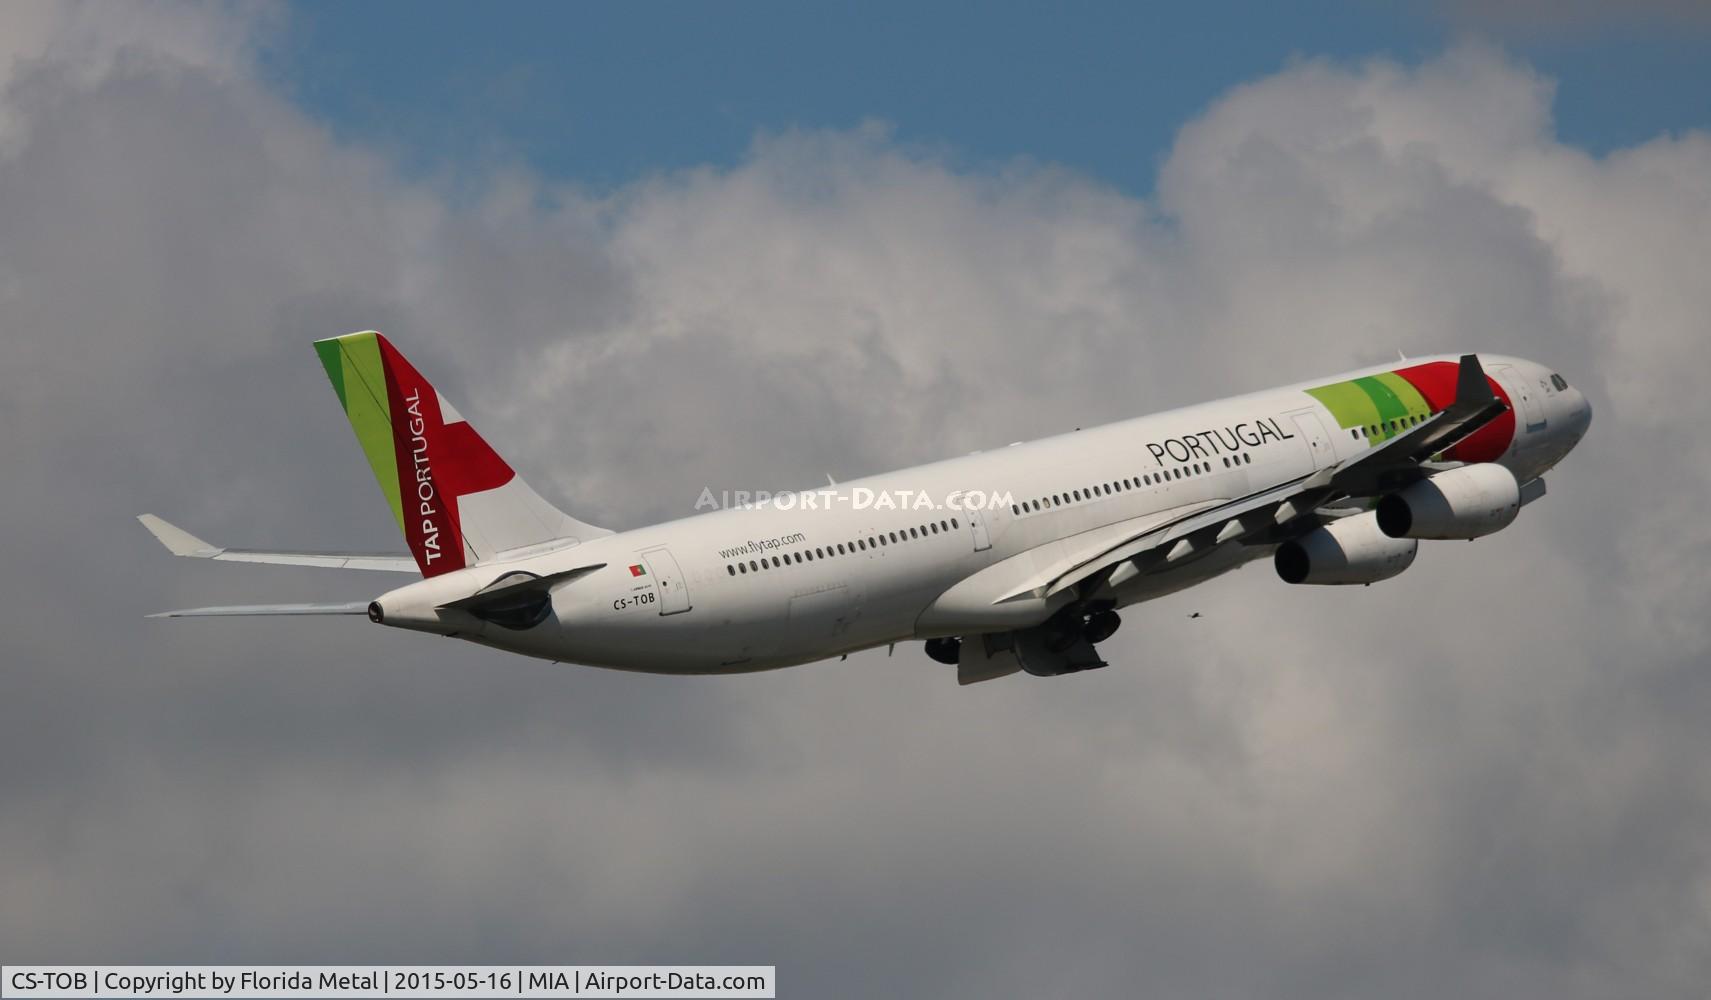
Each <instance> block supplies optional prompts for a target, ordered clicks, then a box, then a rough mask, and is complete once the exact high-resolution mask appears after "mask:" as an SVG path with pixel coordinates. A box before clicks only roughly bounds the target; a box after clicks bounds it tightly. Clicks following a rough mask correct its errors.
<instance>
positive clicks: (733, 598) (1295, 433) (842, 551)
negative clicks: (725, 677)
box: [140, 331, 1592, 684]
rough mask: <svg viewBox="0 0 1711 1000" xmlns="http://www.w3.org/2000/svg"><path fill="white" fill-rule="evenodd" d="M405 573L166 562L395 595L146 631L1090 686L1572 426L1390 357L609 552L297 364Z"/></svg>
mask: <svg viewBox="0 0 1711 1000" xmlns="http://www.w3.org/2000/svg"><path fill="white" fill-rule="evenodd" d="M315 349H316V352H317V354H318V355H319V357H320V360H321V362H322V365H323V367H324V368H325V369H326V372H327V375H328V378H329V379H330V380H331V381H332V384H333V389H334V391H335V393H336V394H337V396H338V399H339V402H340V403H341V404H342V405H343V407H344V410H345V413H346V416H347V417H348V418H349V420H350V423H351V427H352V429H353V430H354V431H355V433H356V437H357V441H358V442H359V444H360V446H361V449H362V451H363V453H364V455H365V456H366V457H367V459H368V462H369V465H370V466H371V467H372V469H373V470H374V474H375V477H376V479H377V480H378V481H379V483H380V488H381V492H382V493H383V494H384V495H385V497H386V500H387V503H388V504H389V505H390V507H391V510H392V514H393V518H394V519H395V520H396V521H397V522H398V526H399V528H400V529H401V530H402V531H403V534H404V537H405V540H406V542H407V544H408V549H409V554H408V555H393V554H363V553H337V552H284V551H257V550H248V549H233V548H222V547H217V546H214V545H211V544H209V543H207V542H204V541H202V540H201V539H199V538H197V537H195V536H194V535H191V534H190V533H189V532H187V531H184V530H183V529H181V528H178V527H176V526H174V525H172V524H169V523H168V522H166V521H164V520H162V519H160V518H158V517H155V516H153V515H149V514H144V515H141V516H140V520H141V521H142V522H143V524H144V525H145V526H146V527H147V528H148V529H149V530H150V531H151V532H152V533H153V534H154V535H155V537H156V538H158V539H159V540H160V541H161V542H162V543H163V544H164V545H165V546H166V548H167V549H168V550H170V551H171V552H172V553H174V554H175V555H180V556H189V557H195V558H202V559H212V560H217V561H226V562H252V563H275V564H285V565H297V566H323V567H331V568H342V569H350V570H370V571H381V572H396V573H409V574H413V575H420V577H421V579H419V580H415V581H412V582H410V583H407V584H405V585H404V586H401V587H398V588H397V589H393V590H389V591H387V592H386V593H384V594H381V595H380V596H378V597H376V598H374V599H373V600H372V601H368V602H358V603H350V604H276V605H245V606H231V607H210V608H192V609H188V610H182V611H169V612H163V613H162V614H160V615H153V616H150V617H198V616H237V615H363V614H366V615H367V617H368V618H369V620H370V621H373V622H376V623H378V624H381V625H388V626H392V627H394V628H401V629H407V630H411V631H417V632H426V633H431V634H434V635H443V636H453V637H456V638H459V639H465V640H468V641H470V642H474V643H478V644H481V645H484V646H489V647H493V648H495V649H500V650H506V651H510V652H514V653H521V654H525V655H528V656H534V657H540V658H544V659H548V660H553V661H561V662H568V663H576V664H584V665H590V666H597V667H608V668H614V669H619V670H630V671H643V672H650V673H663V674H730V673H744V672H751V671H761V670H771V669H775V668H779V667H787V666H793V665H797V664H804V663H810V662H814V661H817V660H824V659H828V658H832V657H839V656H847V655H848V654H850V653H853V652H856V651H858V650H865V649H873V648H877V647H880V646H887V647H894V646H895V645H896V644H899V643H906V642H920V643H922V644H923V648H924V652H925V653H926V655H927V656H928V657H929V658H931V659H932V660H934V661H937V662H939V663H942V664H946V665H954V666H955V667H956V675H957V680H958V682H959V683H961V684H973V683H977V682H982V681H989V680H993V679H996V678H1000V677H1004V676H1008V675H1011V674H1016V673H1019V672H1026V673H1028V674H1031V675H1034V676H1041V677H1052V676H1059V675H1064V674H1071V673H1076V672H1079V671H1084V670H1089V669H1093V668H1097V667H1103V666H1105V665H1106V661H1105V660H1104V659H1102V658H1101V655H1100V653H1099V651H1098V649H1097V646H1098V644H1099V643H1102V642H1104V641H1105V640H1107V639H1109V638H1110V637H1111V635H1112V634H1114V633H1115V632H1116V631H1117V629H1118V627H1119V626H1120V625H1121V624H1122V619H1121V617H1120V616H1119V610H1120V609H1123V608H1127V607H1129V606H1131V605H1136V604H1140V603H1143V602H1145V601H1149V600H1153V599H1156V598H1158V597H1161V596H1163V595H1166V594H1170V593H1174V592H1177V591H1180V590H1183V589H1184V588H1187V587H1192V586H1195V585H1197V584H1200V583H1203V582H1206V581H1208V580H1211V579H1213V578H1214V577H1218V576H1221V575H1223V574H1225V573H1228V572H1230V571H1231V570H1234V569H1236V568H1238V567H1240V566H1242V565H1244V564H1246V563H1249V562H1253V561H1255V560H1260V559H1270V560H1271V561H1272V564H1273V566H1274V567H1275V570H1276V573H1277V575H1278V577H1279V578H1281V580H1282V581H1283V582H1284V583H1287V584H1293V585H1333V586H1334V585H1357V584H1365V585H1370V584H1373V583H1377V582H1380V581H1383V580H1387V579H1390V578H1392V577H1394V576H1396V575H1397V574H1399V573H1401V572H1403V571H1404V570H1406V569H1407V568H1408V567H1409V566H1410V565H1412V564H1413V562H1414V559H1415V556H1416V554H1417V552H1418V548H1419V543H1420V541H1421V540H1448V539H1468V540H1471V539H1475V538H1480V537H1484V536H1486V535H1490V534H1493V533H1495V532H1497V531H1500V530H1501V529H1503V528H1505V527H1507V526H1508V525H1509V524H1511V523H1513V522H1514V520H1515V519H1516V517H1517V516H1518V514H1519V512H1520V510H1521V508H1522V507H1523V506H1525V505H1527V504H1530V503H1532V502H1533V501H1535V500H1537V499H1538V498H1540V497H1542V496H1544V494H1545V481H1544V479H1543V478H1542V477H1543V475H1544V473H1546V472H1548V471H1550V470H1551V469H1552V468H1554V467H1555V466H1556V464H1557V463H1558V462H1559V461H1561V460H1562V458H1563V457H1564V456H1566V455H1567V454H1568V453H1569V451H1570V450H1571V449H1573V448H1574V446H1575V445H1576V444H1578V443H1579V441H1580V439H1581V438H1582V436H1584V435H1585V433H1586V430H1587V428H1588V426H1589V425H1590V423H1591V420H1592V408H1591V406H1590V404H1589V403H1588V401H1587V399H1586V397H1585V395H1584V394H1582V393H1581V392H1580V391H1579V390H1578V389H1576V388H1574V387H1572V386H1570V385H1569V383H1568V382H1567V380H1565V379H1564V378H1563V377H1562V376H1561V375H1560V374H1557V373H1556V372H1554V371H1552V370H1551V369H1549V368H1548V367H1546V366H1543V365H1540V364H1538V363H1535V362H1532V361H1527V360H1524V359H1521V358H1514V357H1501V356H1496V355H1487V356H1485V357H1484V358H1483V359H1482V358H1481V357H1480V356H1479V355H1476V354H1464V355H1460V356H1456V355H1441V356H1432V357H1424V358H1415V359H1405V360H1402V361H1400V362H1397V363H1393V364H1390V365H1385V366H1379V367H1373V368H1366V369H1362V370H1358V371H1352V372H1345V373H1342V374H1338V375H1332V376H1329V377H1326V378H1320V379H1314V380H1310V381H1306V382H1301V383H1298V384H1295V385H1289V386H1285V387H1282V388H1278V389H1269V390H1265V391H1261V392H1255V393H1250V394H1247V395H1243V396H1236V397H1232V398H1228V399H1223V400H1218V401H1216V402H1210V403H1205V404H1201V405H1197V406H1189V407H1186V408H1182V409H1176V410H1170V411H1168V412H1164V413H1158V414H1154V415H1152V416H1145V417H1139V418H1136V419H1132V420H1125V421H1121V422H1118V423H1113V424H1107V425H1105V426H1101V427H1091V428H1088V429H1086V430H1078V431H1076V432H1073V433H1066V434H1061V435H1058V436H1055V437H1048V438H1044V439H1041V440H1037V441H1029V442H1018V443H1016V444H1012V445H1010V446H1008V447H1004V448H999V449H996V450H991V451H986V452H976V453H975V454H972V455H967V456H964V457H961V458H952V459H949V460H946V461H940V462H934V463H931V464H927V465H921V466H916V467H914V468H910V469H904V470H901V471H898V472H891V473H886V474H883V475H877V476H872V477H868V478H865V479H858V480H853V481H849V482H845V483H831V482H830V480H829V477H828V485H827V486H825V487H819V488H814V489H807V490H802V491H798V492H793V493H784V494H779V495H777V496H771V497H765V498H763V499H760V500H757V501H754V502H750V503H747V504H742V505H738V506H733V507H727V508H725V509H717V510H711V511H704V512H701V513H697V514H694V515H692V516H689V517H685V518H682V519H679V520H673V521H667V522H665V523H662V524H654V525H649V526H647V527H641V528H634V529H631V530H626V531H612V530H610V529H607V528H600V527H595V526H594V525H591V524H588V523H586V522H584V521H581V520H578V519H577V518H575V517H572V516H571V515H569V514H566V513H564V512H563V511H561V510H559V509H558V508H557V507H555V506H553V505H552V504H551V503H549V502H548V501H547V500H545V499H543V498H542V497H541V495H540V494H539V493H537V492H535V491H534V490H533V489H532V488H530V487H529V485H528V484H527V483H526V482H524V481H523V479H522V478H521V477H519V476H518V475H517V474H516V472H515V470H513V468H512V467H511V466H510V464H508V463H507V462H506V461H505V460H504V459H503V458H501V457H500V456H499V455H498V453H497V452H495V451H494V450H493V449H492V448H491V447H490V446H489V445H488V444H487V442H486V441H485V440H484V439H483V438H482V437H481V436H480V435H479V434H477V433H476V431H475V429H474V428H473V427H472V426H471V425H470V423H469V422H468V420H466V419H465V418H464V417H463V416H462V415H461V414H460V413H459V412H458V411H457V410H456V409H454V408H453V407H452V405H451V404H450V403H449V402H447V401H446V399H445V398H444V397H443V396H441V395H440V393H439V392H438V390H436V389H435V388H434V386H433V385H432V384H430V383H429V382H428V380H427V379H425V378H424V377H423V376H422V375H421V373H420V372H418V371H417V370H416V368H415V367H414V366H412V365H411V364H410V362H409V361H407V360H406V359H405V358H404V356H403V355H402V354H401V353H399V351H398V350H397V349H396V348H395V347H393V346H392V344H391V342H390V341H388V340H387V339H386V338H385V337H384V336H382V335H381V334H379V333H378V332H375V331H365V332H362V333H353V334H348V335H346V336H342V337H334V338H330V339H327V340H321V341H316V342H315Z"/></svg>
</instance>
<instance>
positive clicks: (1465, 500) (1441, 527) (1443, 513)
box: [1378, 462, 1521, 539]
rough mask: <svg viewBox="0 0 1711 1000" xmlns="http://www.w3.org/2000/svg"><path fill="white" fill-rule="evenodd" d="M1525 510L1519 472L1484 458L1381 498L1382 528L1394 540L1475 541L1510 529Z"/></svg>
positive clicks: (1379, 503) (1380, 520)
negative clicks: (1453, 539) (1517, 477)
mask: <svg viewBox="0 0 1711 1000" xmlns="http://www.w3.org/2000/svg"><path fill="white" fill-rule="evenodd" d="M1520 511H1521V486H1520V484H1519V483H1517V482H1516V481H1515V474H1514V473H1513V472H1510V471H1509V470H1508V469H1507V468H1505V467H1504V466H1501V465H1498V464H1496V463H1495V462H1482V463H1480V464H1478V465H1464V466H1462V467H1461V468H1459V469H1450V470H1448V471H1445V472H1440V473H1438V474H1437V475H1435V476H1433V477H1432V478H1430V479H1422V480H1420V481H1419V482H1417V483H1415V484H1413V485H1412V486H1409V487H1407V488H1405V489H1402V490H1399V491H1397V492H1395V493H1392V494H1390V495H1389V496H1387V497H1385V498H1384V499H1383V500H1380V501H1379V502H1378V526H1379V528H1380V529H1381V530H1382V531H1383V532H1384V533H1385V534H1386V535H1389V536H1390V537H1391V538H1445V539H1447V538H1466V539H1473V538H1480V537H1483V536H1485V535H1489V534H1492V533H1493V532H1497V531H1501V530H1503V529H1504V528H1507V527H1509V525H1510V524H1512V523H1513V522H1514V520H1515V515H1516V514H1518V513H1520Z"/></svg>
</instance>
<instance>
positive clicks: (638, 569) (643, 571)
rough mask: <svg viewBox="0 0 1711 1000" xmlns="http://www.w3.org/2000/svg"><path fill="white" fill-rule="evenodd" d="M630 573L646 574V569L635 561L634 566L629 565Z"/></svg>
mask: <svg viewBox="0 0 1711 1000" xmlns="http://www.w3.org/2000/svg"><path fill="white" fill-rule="evenodd" d="M630 575H631V576H647V575H648V571H647V569H646V568H645V567H643V566H642V564H641V563H637V564H635V565H634V566H631V567H630Z"/></svg>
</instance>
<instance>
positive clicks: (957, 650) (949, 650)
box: [927, 636, 962, 664]
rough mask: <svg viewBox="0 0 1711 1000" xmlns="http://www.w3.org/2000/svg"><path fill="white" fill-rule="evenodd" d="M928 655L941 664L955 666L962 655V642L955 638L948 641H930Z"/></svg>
mask: <svg viewBox="0 0 1711 1000" xmlns="http://www.w3.org/2000/svg"><path fill="white" fill-rule="evenodd" d="M927 655H928V656H929V657H931V658H933V659H935V660H937V661H938V662H940V663H949V664H955V663H956V662H957V659H958V658H959V657H961V655H962V640H961V639H958V638H956V637H955V636H952V637H950V638H948V639H928V640H927Z"/></svg>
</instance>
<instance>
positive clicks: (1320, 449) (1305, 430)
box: [1295, 410, 1337, 469]
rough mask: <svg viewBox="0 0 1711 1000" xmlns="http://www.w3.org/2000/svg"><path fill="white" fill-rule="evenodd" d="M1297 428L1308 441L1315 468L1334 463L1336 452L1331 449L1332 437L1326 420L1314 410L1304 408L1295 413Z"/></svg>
mask: <svg viewBox="0 0 1711 1000" xmlns="http://www.w3.org/2000/svg"><path fill="white" fill-rule="evenodd" d="M1295 429H1296V430H1298V431H1300V432H1301V436H1302V438H1304V439H1305V440H1306V441H1307V449H1308V451H1309V452H1310V453H1311V454H1312V456H1313V468H1314V469H1323V468H1324V467H1325V466H1327V465H1334V464H1336V461H1337V456H1336V453H1335V452H1333V451H1332V450H1331V438H1330V436H1329V435H1328V434H1326V433H1325V422H1324V421H1323V420H1320V419H1319V415H1318V414H1317V413H1314V412H1313V411H1312V410H1303V411H1302V412H1300V413H1297V414H1295Z"/></svg>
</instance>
